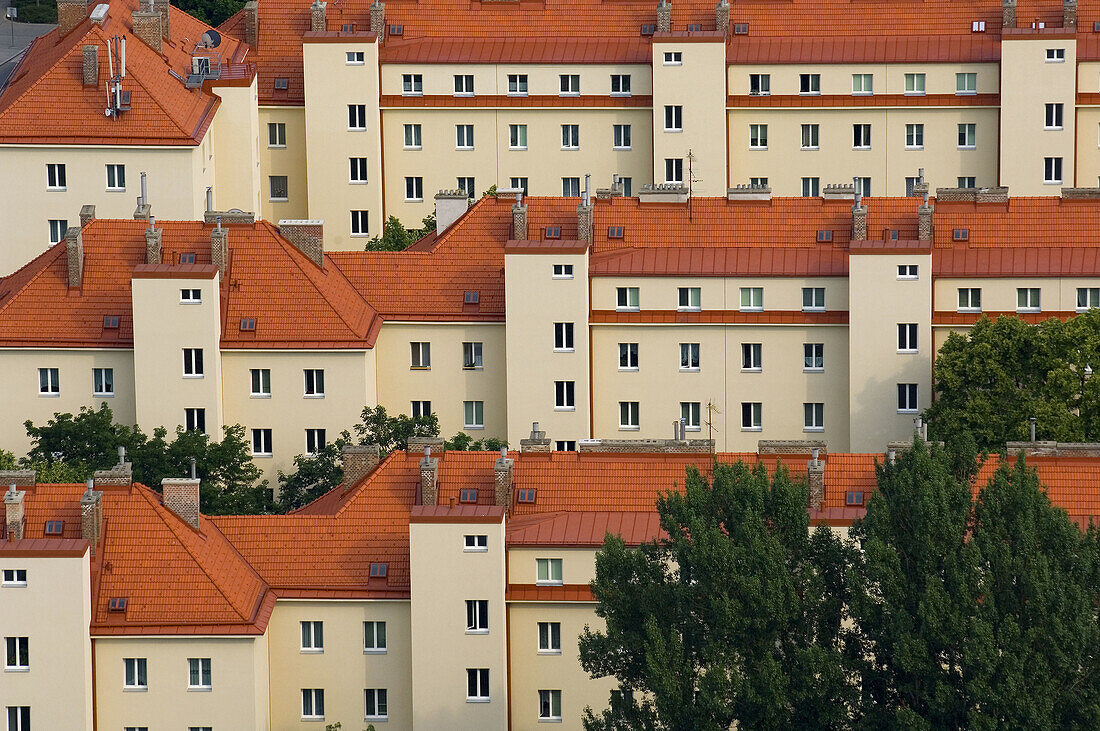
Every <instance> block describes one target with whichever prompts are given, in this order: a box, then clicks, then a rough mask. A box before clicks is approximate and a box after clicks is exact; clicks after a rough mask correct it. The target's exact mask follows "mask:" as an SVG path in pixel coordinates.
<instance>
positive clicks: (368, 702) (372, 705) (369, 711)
mask: <svg viewBox="0 0 1100 731" xmlns="http://www.w3.org/2000/svg"><path fill="white" fill-rule="evenodd" d="M388 700H389V699H388V698H387V697H386V689H385V688H367V689H366V690H364V691H363V720H365V721H385V720H386V719H388V718H389V715H390V709H389V703H388Z"/></svg>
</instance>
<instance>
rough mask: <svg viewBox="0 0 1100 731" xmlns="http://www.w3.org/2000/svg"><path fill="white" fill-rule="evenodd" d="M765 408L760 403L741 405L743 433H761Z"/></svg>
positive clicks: (747, 402)
mask: <svg viewBox="0 0 1100 731" xmlns="http://www.w3.org/2000/svg"><path fill="white" fill-rule="evenodd" d="M763 411H764V407H763V404H761V403H760V402H758V401H744V402H742V403H741V431H760V430H761V429H762V428H763V427H762V426H761V424H762V423H763V422H762V415H763Z"/></svg>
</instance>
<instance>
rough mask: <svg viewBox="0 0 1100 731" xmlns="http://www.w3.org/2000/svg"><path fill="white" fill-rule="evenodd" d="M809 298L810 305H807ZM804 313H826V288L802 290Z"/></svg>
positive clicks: (806, 288) (804, 288)
mask: <svg viewBox="0 0 1100 731" xmlns="http://www.w3.org/2000/svg"><path fill="white" fill-rule="evenodd" d="M807 297H808V298H809V304H807ZM802 311H803V312H824V311H825V288H824V287H803V288H802Z"/></svg>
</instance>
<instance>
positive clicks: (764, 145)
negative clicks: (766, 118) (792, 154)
mask: <svg viewBox="0 0 1100 731" xmlns="http://www.w3.org/2000/svg"><path fill="white" fill-rule="evenodd" d="M749 149H750V150H766V149H768V125H766V124H750V125H749Z"/></svg>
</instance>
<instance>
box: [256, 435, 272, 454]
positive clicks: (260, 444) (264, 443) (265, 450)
mask: <svg viewBox="0 0 1100 731" xmlns="http://www.w3.org/2000/svg"><path fill="white" fill-rule="evenodd" d="M252 456H253V457H270V456H271V430H270V429H253V430H252Z"/></svg>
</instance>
